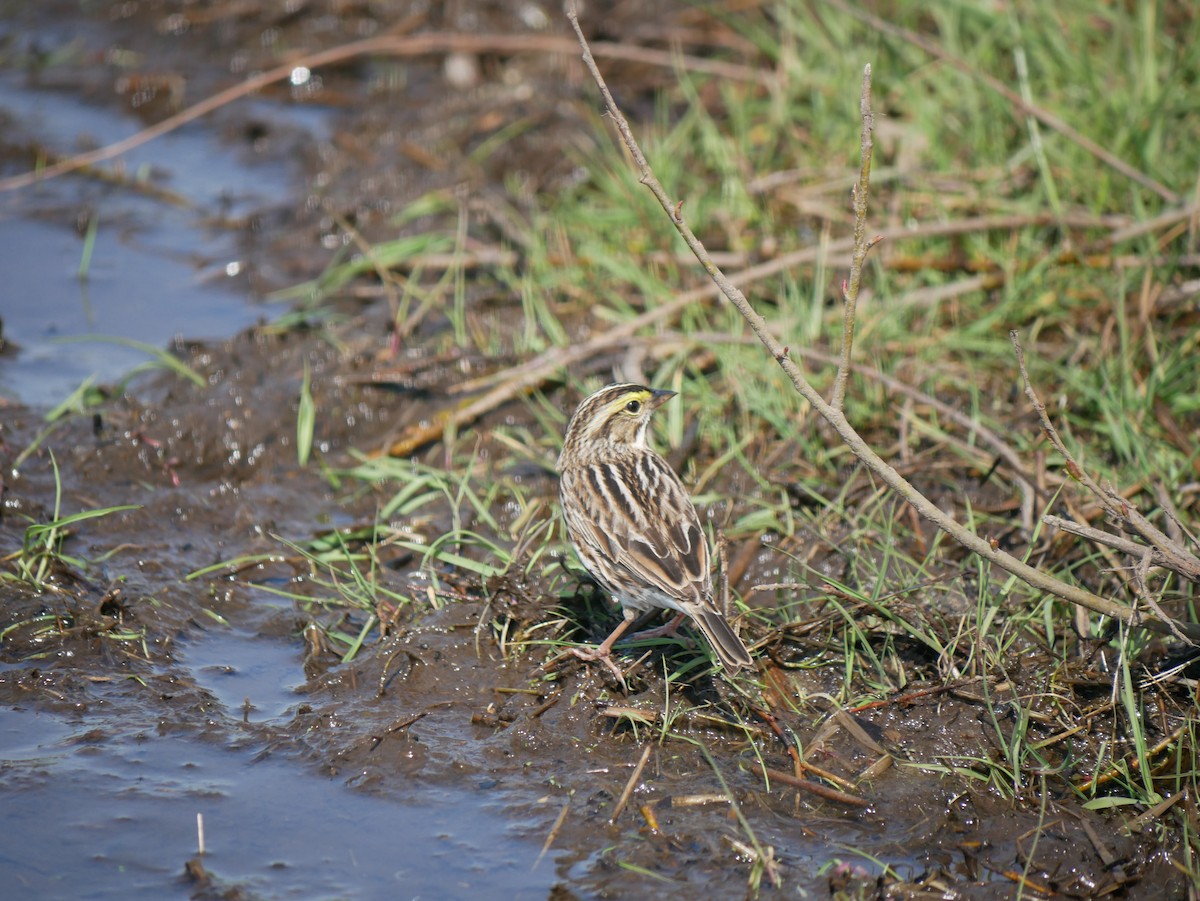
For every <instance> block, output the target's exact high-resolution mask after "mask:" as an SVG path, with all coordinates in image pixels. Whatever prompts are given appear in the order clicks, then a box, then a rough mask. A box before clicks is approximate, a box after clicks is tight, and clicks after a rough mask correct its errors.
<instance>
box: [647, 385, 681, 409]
mask: <svg viewBox="0 0 1200 901" xmlns="http://www.w3.org/2000/svg"><path fill="white" fill-rule="evenodd" d="M678 393H679V392H678V391H659V390H657V389H655V390H652V391H651V392H650V409H651V410H657V409H658V408H659V407H661V406H662V405H663V404H665V403H666V402H667V401H669V400H670V399H671V398H672V397H674V396H675V395H676V394H678Z"/></svg>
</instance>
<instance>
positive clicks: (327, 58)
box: [0, 32, 774, 192]
mask: <svg viewBox="0 0 1200 901" xmlns="http://www.w3.org/2000/svg"><path fill="white" fill-rule="evenodd" d="M574 49H575V44H574V42H572V41H571V39H570V38H567V37H557V36H554V35H541V34H459V33H454V32H434V33H426V34H415V35H396V34H387V35H379V36H376V37H372V38H366V39H365V40H361V41H352V42H351V43H349V44H339V45H338V46H337V47H330V48H329V49H328V50H321V51H319V52H317V53H308V54H303V55H298V56H296V57H294V58H293V59H292V60H291V61H289V62H285V63H283V64H282V65H279V66H276V67H275V68H274V69H268V70H267V71H266V72H262V73H260V74H258V75H255V76H253V77H251V78H247V79H246V80H245V81H243V82H241V83H240V84H236V85H234V86H233V87H231V88H226V89H225V90H224V91H219V92H218V93H216V94H214V95H212V96H211V97H206V98H205V99H204V100H201V101H200V102H199V103H196V104H193V105H192V106H189V107H188V108H187V109H184V110H180V111H179V112H178V113H176V114H175V115H173V116H168V117H167V118H166V119H163V120H162V121H161V122H158V123H156V124H154V125H152V126H150V127H149V128H145V129H142V130H141V131H139V132H137V133H136V134H133V135H130V136H129V137H128V138H125V139H123V140H121V141H117V142H116V143H113V144H109V145H107V146H105V147H99V148H97V149H95V150H92V151H90V152H88V153H81V154H79V155H78V156H72V157H69V158H67V159H64V160H60V161H59V162H57V163H55V164H54V165H51V166H45V167H43V168H40V169H35V170H33V171H31V172H24V173H22V174H20V175H14V176H12V177H10V178H3V179H0V192H3V191H12V190H15V189H17V188H23V187H25V186H27V185H31V184H33V183H34V182H38V181H44V180H46V179H49V178H54V177H56V176H59V175H64V174H66V173H68V172H74V171H76V170H78V169H82V168H84V167H86V166H91V165H93V164H95V163H100V162H103V161H104V160H110V159H113V158H114V157H118V156H120V155H121V154H123V153H127V152H128V151H130V150H133V149H134V148H135V147H140V146H141V145H142V144H146V143H148V142H150V141H153V140H154V139H155V138H159V137H162V136H163V135H165V134H167V133H169V132H172V131H174V130H175V129H177V128H179V127H180V126H182V125H186V124H187V123H188V122H192V121H194V120H195V119H199V118H200V117H201V116H204V115H207V114H208V113H211V112H212V111H213V110H216V109H220V108H221V107H222V106H226V105H227V104H229V103H232V102H233V101H235V100H238V99H239V98H241V97H245V96H247V95H249V94H254V93H256V92H258V91H261V90H262V89H263V88H265V87H269V86H270V85H272V84H275V83H276V82H280V81H286V80H287V79H288V78H290V77H291V74H292V72H293V71H294V70H295V69H296V68H297V67H298V66H304V67H306V68H308V69H315V68H317V67H319V66H328V65H332V64H334V63H340V62H343V61H345V60H348V59H354V58H355V57H359V56H369V55H371V54H379V55H381V56H424V55H427V54H434V53H560V54H567V53H573V52H574ZM596 54H597V55H598V56H602V57H606V58H609V59H619V60H625V61H627V62H639V63H644V64H646V65H651V66H661V67H663V68H667V69H673V68H675V67H676V66H683V67H685V68H687V69H690V70H692V71H695V72H704V73H707V74H709V75H715V76H717V77H719V78H727V79H734V80H737V81H753V82H757V83H759V84H763V85H766V86H771V85H772V84H773V83H774V76H773V75H771V74H769V73H765V72H762V71H759V70H757V69H754V68H752V67H750V66H742V65H738V64H737V63H728V62H723V61H721V60H712V59H704V58H702V57H697V56H688V55H685V54H678V53H673V52H671V51H669V50H656V49H655V48H653V47H636V46H632V45H629V44H619V43H614V42H607V41H606V42H600V43H597V45H596Z"/></svg>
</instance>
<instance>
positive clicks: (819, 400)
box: [567, 8, 1200, 639]
mask: <svg viewBox="0 0 1200 901" xmlns="http://www.w3.org/2000/svg"><path fill="white" fill-rule="evenodd" d="M567 18H568V19H569V20H570V22H571V26H572V28H574V30H575V34H576V36H577V37H578V39H579V43H580V46H581V47H582V50H583V61H584V65H586V66H587V69H588V71H589V72H590V73H591V75H592V78H593V80H594V81H595V82H596V85H597V87H598V88H599V89H600V93H601V95H602V96H603V97H604V102H605V105H606V107H607V108H608V112H609V114H610V115H611V116H612V118H613V121H614V123H615V125H616V127H617V131H618V132H619V133H620V135H621V139H622V140H623V141H624V143H625V146H626V147H627V148H628V150H629V153H630V155H631V156H632V157H633V160H634V163H635V164H636V166H637V170H638V174H639V180H640V181H641V183H642V184H644V185H645V186H646V187H647V188H648V189H649V190H650V192H651V193H652V194H653V195H654V197H655V199H656V200H658V202H659V205H660V206H661V207H662V208H663V211H664V212H665V213H666V214H667V218H668V219H669V220H670V221H671V224H672V225H673V226H674V227H675V230H676V231H677V232H679V235H680V237H682V238H683V240H684V242H685V243H686V244H687V245H688V248H689V249H690V250H691V251H692V253H693V254H694V255H695V257H696V259H697V260H698V261H699V263H700V265H701V267H703V269H704V271H705V272H707V273H708V275H709V277H710V278H711V279H712V280H713V282H714V283H715V284H716V285H717V287H718V288H719V289H720V291H721V294H723V295H724V296H725V297H726V298H727V299H728V301H729V302H730V303H731V304H733V306H734V307H735V308H736V309H737V310H738V312H739V313H740V314H741V315H742V317H743V318H744V319H745V320H746V322H747V324H748V325H749V326H750V329H751V331H753V332H754V334H755V335H756V336H757V337H758V340H759V341H760V342H761V343H762V345H763V347H765V348H766V350H767V352H768V353H769V354H770V355H771V357H772V358H773V359H775V360H776V362H778V364H779V366H780V368H781V369H783V371H784V374H785V375H787V377H788V379H789V380H790V381H791V383H792V385H793V387H794V388H795V389H796V391H797V392H798V393H799V394H800V395H801V396H802V397H804V399H805V400H806V401H808V402H809V404H811V405H812V408H813V409H814V410H816V412H817V413H819V414H820V415H821V417H822V418H823V419H824V420H825V421H826V422H828V423H829V425H830V426H831V427H832V428H833V429H834V430H835V431H836V432H837V433H838V435H839V436H840V437H841V439H842V441H843V442H844V443H845V444H846V446H847V447H848V448H849V449H850V450H851V451H852V452H853V453H854V455H855V456H856V457H857V458H858V459H859V460H860V461H861V462H862V463H863V465H864V466H866V467H867V468H868V469H870V470H871V472H873V473H874V474H875V475H877V476H878V477H879V478H880V479H881V480H882V481H883V482H884V483H885V484H887V485H888V486H889V487H890V488H892V490H894V491H895V492H896V493H897V494H899V495H900V496H901V497H903V498H904V499H905V500H906V501H907V502H908V503H909V504H911V505H912V506H913V507H914V508H915V509H916V510H917V512H918V513H920V514H921V516H923V517H924V518H925V519H927V520H928V521H930V522H931V523H933V524H934V525H936V526H937V527H938V528H939V529H942V530H943V531H944V532H946V533H947V534H948V535H950V536H951V537H952V538H953V539H954V540H955V541H957V542H958V543H959V544H961V545H962V546H963V547H965V548H966V549H967V550H969V551H971V552H973V553H975V554H977V555H978V556H980V557H982V558H983V559H985V560H987V561H988V562H990V563H992V564H994V565H996V566H998V567H1000V568H1001V569H1003V570H1005V571H1006V572H1009V573H1011V574H1012V575H1014V576H1016V577H1017V578H1019V579H1020V580H1021V581H1023V582H1025V583H1026V584H1027V585H1029V586H1030V587H1032V588H1034V589H1037V590H1038V591H1043V592H1046V593H1047V594H1050V595H1053V596H1054V597H1057V598H1061V599H1062V600H1064V601H1068V602H1070V603H1072V604H1076V605H1078V606H1080V607H1084V608H1087V609H1088V610H1091V611H1093V612H1095V613H1099V614H1101V615H1103V616H1108V617H1111V618H1112V619H1116V620H1119V621H1120V622H1122V623H1126V624H1129V625H1141V626H1144V627H1146V628H1149V629H1153V630H1154V631H1158V632H1164V633H1176V632H1177V631H1178V632H1179V633H1183V634H1185V635H1187V636H1188V637H1189V638H1191V639H1200V625H1197V624H1194V623H1177V622H1170V621H1167V620H1165V619H1164V618H1160V617H1156V616H1146V615H1143V614H1141V613H1140V612H1139V611H1136V610H1134V609H1132V608H1130V607H1129V606H1127V605H1124V604H1119V603H1117V602H1115V601H1113V600H1110V599H1109V598H1104V597H1101V596H1099V595H1096V594H1093V593H1092V592H1090V591H1087V590H1085V589H1083V588H1080V587H1078V586H1076V585H1070V584H1068V583H1066V582H1063V581H1062V580H1060V579H1057V578H1055V577H1053V576H1051V575H1048V574H1047V573H1044V572H1041V571H1040V570H1037V569H1034V568H1033V567H1031V566H1029V565H1028V564H1026V563H1025V562H1024V561H1022V560H1019V559H1018V558H1016V557H1014V556H1012V555H1011V554H1008V553H1006V552H1005V551H1003V550H1001V549H1000V548H999V547H998V546H997V545H996V544H994V543H993V542H990V541H988V540H987V539H985V538H983V537H981V536H980V535H977V534H976V533H974V532H972V531H971V530H970V529H968V528H966V527H965V526H963V525H962V524H961V523H959V522H958V521H957V520H955V519H954V517H952V516H950V515H949V514H947V513H946V512H944V511H943V510H941V509H940V508H939V507H938V506H937V505H936V504H934V503H933V502H932V501H930V500H929V499H928V498H927V497H925V496H924V495H923V494H921V492H920V491H918V490H917V489H916V488H915V487H913V485H911V484H910V483H909V482H908V481H907V480H906V479H905V478H904V477H903V476H901V475H900V473H898V472H897V471H896V470H895V469H893V468H892V467H891V466H890V465H888V463H887V462H886V461H884V460H883V459H882V458H881V457H880V456H879V455H878V454H877V453H876V452H875V451H874V449H873V448H871V446H870V445H868V444H867V442H866V441H865V440H864V439H863V438H862V436H861V435H859V433H858V432H857V430H855V428H854V427H853V426H852V425H851V424H850V422H849V420H847V419H846V416H845V414H844V413H843V412H842V410H840V409H838V408H837V407H834V406H833V405H831V404H830V403H827V402H826V400H825V399H824V398H823V397H822V396H821V394H820V392H818V391H817V390H816V389H815V388H814V387H813V386H812V385H811V384H810V383H809V381H808V379H807V378H806V377H805V375H804V373H803V372H802V371H801V369H800V367H799V366H798V365H796V363H795V361H794V360H793V359H792V357H791V356H790V353H789V349H788V348H787V347H786V346H784V345H781V344H780V342H779V341H777V340H776V339H775V337H774V335H773V334H772V333H771V330H770V327H769V326H768V324H767V321H766V320H765V319H764V318H763V317H762V316H760V315H759V314H758V312H757V311H756V310H755V309H754V307H753V306H751V304H750V302H749V301H748V300H747V299H746V296H745V295H744V294H742V292H741V291H740V290H738V288H737V287H736V286H735V285H733V283H732V282H730V281H729V279H728V278H727V277H726V276H725V274H724V273H723V272H722V271H721V270H720V268H719V267H718V266H717V265H716V263H715V262H713V260H712V257H710V256H709V254H708V251H707V250H706V249H705V247H704V245H703V244H702V243H701V242H700V240H699V238H697V237H696V235H695V233H694V232H693V231H692V229H691V228H690V226H689V225H688V224H687V221H686V220H685V219H684V217H683V213H682V204H681V203H677V202H675V201H673V200H672V199H671V198H670V197H669V196H668V195H667V193H666V191H665V190H664V189H663V187H662V184H661V183H660V182H659V181H658V179H657V178H656V177H655V175H654V172H653V170H652V169H651V167H650V164H649V163H648V162H647V160H646V157H645V155H644V154H643V153H642V150H641V147H640V146H639V145H638V143H637V140H636V139H635V138H634V136H633V132H632V130H631V129H630V127H629V123H628V121H627V120H626V119H625V116H624V114H623V113H622V112H621V110H620V108H619V107H618V106H617V104H616V101H615V100H613V97H612V94H611V93H610V92H609V90H608V86H607V84H606V83H605V81H604V77H603V76H602V75H601V74H600V70H599V68H598V67H597V66H596V61H595V59H594V58H593V57H592V53H591V50H590V48H589V45H588V41H587V38H586V37H584V34H583V30H582V29H581V28H580V26H579V19H578V16H577V15H576V13H575V10H574V9H573V8H572V9H569V10H568V12H567ZM870 79H871V67H870V66H867V67H865V69H864V73H863V98H864V108H865V107H867V105H868V103H867V102H868V100H869V96H870V95H869V91H870ZM868 111H869V110H868ZM864 149H868V148H864ZM869 166H870V160H869V159H867V160H864V167H865V168H867V169H868V170H869ZM866 193H867V185H866V182H865V181H864V182H863V183H862V184H860V191H859V194H860V196H859V197H856V201H861V203H858V202H856V204H855V215H856V220H857V219H858V218H859V217H860V216H865V213H866V208H867V197H866ZM857 224H858V223H857V221H856V226H857ZM857 232H858V229H857V228H856V233H857ZM863 233H864V234H865V229H864V230H863ZM867 249H869V248H867ZM856 250H860V251H861V252H863V253H864V254H865V249H862V248H861V247H858V246H857V245H856ZM849 290H850V289H849V286H847V291H848V292H849ZM851 302H853V298H852V299H851Z"/></svg>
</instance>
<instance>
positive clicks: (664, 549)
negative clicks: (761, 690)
mask: <svg viewBox="0 0 1200 901" xmlns="http://www.w3.org/2000/svg"><path fill="white" fill-rule="evenodd" d="M674 396H675V392H674V391H655V390H652V389H650V388H646V387H643V386H642V385H630V384H622V385H609V386H608V387H606V388H601V389H600V390H599V391H597V392H596V393H595V394H593V395H591V396H590V397H588V398H587V399H585V400H584V401H583V403H581V404H580V405H579V408H578V409H577V410H576V411H575V415H574V416H572V417H571V422H570V424H569V425H568V426H567V434H566V438H565V439H564V441H563V450H562V454H561V455H560V456H559V458H558V471H559V474H560V477H561V478H560V481H559V496H560V498H561V500H562V508H563V517H564V518H565V519H566V522H567V532H568V533H569V534H570V536H571V542H572V543H573V544H574V545H575V550H576V551H577V552H578V553H579V558H580V559H581V560H582V561H583V564H584V566H586V567H587V568H588V571H589V572H591V574H592V575H593V576H595V577H596V579H597V580H598V581H599V582H600V584H601V585H602V586H603V587H604V588H605V589H607V590H608V591H609V592H610V593H611V594H612V596H613V599H614V600H616V601H618V602H619V603H620V604H621V606H622V607H623V608H624V611H625V619H624V621H623V622H622V623H621V624H620V625H619V626H617V628H616V629H614V630H613V632H612V634H611V635H609V636H608V638H606V639H605V640H604V642H603V643H602V644H601V645H600V646H599V647H597V648H596V649H595V650H591V651H585V650H583V649H578V648H577V649H575V650H574V651H573V653H575V654H576V655H577V656H580V657H583V658H584V659H587V660H605V661H606V662H608V663H609V665H610V666H611V665H612V664H611V660H610V659H609V658H610V654H611V652H612V646H613V644H614V643H615V642H616V640H617V639H618V638H619V637H620V636H621V635H622V634H624V632H625V630H626V629H628V628H629V625H630V623H632V622H633V621H634V620H635V619H637V617H638V615H639V614H641V613H643V612H645V611H647V610H655V609H664V610H674V611H675V612H676V616H675V618H674V619H673V620H672V622H671V623H670V624H668V625H667V626H665V627H664V628H662V629H659V630H651V632H649V633H642V634H643V635H648V634H672V633H673V632H674V630H675V629H676V628H677V627H678V625H679V623H680V622H682V620H683V618H684V616H687V617H689V618H690V619H691V620H692V622H694V623H695V624H696V626H697V628H699V629H700V631H701V632H703V633H704V637H705V638H707V639H708V643H709V644H710V645H712V648H713V650H714V651H715V652H716V655H717V658H718V659H719V660H720V661H721V664H722V666H724V667H725V668H726V669H727V670H731V671H734V670H737V669H739V668H741V667H743V666H750V665H751V663H752V661H751V659H750V653H749V652H748V651H747V650H746V646H745V645H744V644H742V641H741V639H740V638H738V636H737V633H736V632H734V631H733V629H732V628H731V627H730V625H729V623H728V622H727V621H726V620H725V617H724V615H723V614H722V613H721V611H720V610H719V609H718V608H717V606H716V605H715V604H714V602H713V589H712V577H711V575H710V574H709V558H708V543H707V542H706V541H705V540H704V531H703V529H702V528H701V526H700V518H699V517H698V516H697V515H696V508H695V507H694V506H693V505H692V500H691V498H690V497H689V496H688V493H687V490H686V489H685V488H684V487H683V483H682V482H680V481H679V477H678V476H677V475H676V474H675V472H674V470H672V469H671V467H670V466H669V465H667V462H666V460H664V459H663V458H662V457H660V456H659V455H658V454H656V453H655V452H654V450H653V449H652V448H651V447H650V445H649V443H648V442H647V440H646V432H647V430H648V428H649V425H650V417H651V415H652V414H653V413H654V411H655V410H656V409H657V408H658V407H659V406H661V405H662V404H663V403H664V402H666V401H667V400H669V399H670V398H672V397H674ZM618 675H620V673H619V672H618Z"/></svg>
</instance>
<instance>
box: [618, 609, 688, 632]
mask: <svg viewBox="0 0 1200 901" xmlns="http://www.w3.org/2000/svg"><path fill="white" fill-rule="evenodd" d="M686 616H687V614H686V613H676V614H675V615H674V616H673V617H671V621H670V622H668V623H666V624H665V625H662V626H655V627H654V628H653V629H643V630H642V631H641V632H634V633H633V634H632V635H630V636H629V637H630V638H674V637H675V633H676V632H677V631H679V625H680V623H682V622H683V621H684V619H685V618H686Z"/></svg>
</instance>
